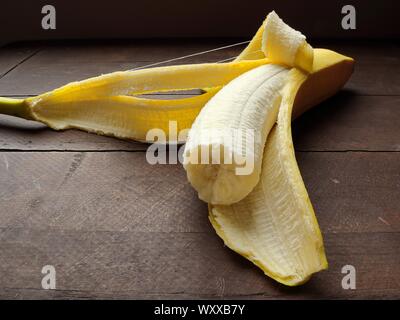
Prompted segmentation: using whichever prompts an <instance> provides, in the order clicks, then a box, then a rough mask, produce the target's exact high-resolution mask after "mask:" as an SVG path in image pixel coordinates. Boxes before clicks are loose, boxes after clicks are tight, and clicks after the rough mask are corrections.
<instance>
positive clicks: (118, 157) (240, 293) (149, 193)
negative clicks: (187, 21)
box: [0, 41, 400, 299]
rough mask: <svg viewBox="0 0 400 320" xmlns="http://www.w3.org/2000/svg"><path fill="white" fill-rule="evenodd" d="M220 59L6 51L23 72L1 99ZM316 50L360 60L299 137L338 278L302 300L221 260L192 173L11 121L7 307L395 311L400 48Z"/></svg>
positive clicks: (152, 45)
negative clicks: (289, 302) (182, 303)
mask: <svg viewBox="0 0 400 320" xmlns="http://www.w3.org/2000/svg"><path fill="white" fill-rule="evenodd" d="M219 43H221V44H224V42H219ZM211 44H212V46H211ZM225 44H226V42H225ZM216 45H218V41H217V42H212V41H203V42H201V41H200V44H199V43H197V42H187V41H186V42H185V43H182V42H177V41H175V42H174V41H172V42H170V41H164V42H161V43H160V42H150V41H144V42H140V43H138V42H132V43H128V44H126V45H124V44H122V43H118V42H114V43H110V44H95V45H93V44H82V43H80V44H65V45H63V44H61V45H60V44H58V45H43V49H42V50H41V51H39V52H37V51H35V50H37V47H32V48H30V47H23V46H22V47H20V48H19V49H12V50H14V51H12V50H11V49H10V48H9V49H7V50H11V51H7V52H5V51H2V50H3V49H0V74H1V73H2V72H3V73H4V72H7V71H9V70H10V69H13V68H14V69H13V70H11V71H10V72H9V73H8V74H7V75H6V76H4V77H3V78H2V79H0V95H7V96H19V97H25V96H27V95H32V94H36V93H39V92H42V91H44V90H48V89H50V88H53V87H56V86H58V85H61V84H63V83H65V82H68V81H72V80H77V79H79V78H85V77H88V76H92V75H96V74H98V73H101V72H108V71H114V70H116V69H121V68H123V67H124V68H129V67H131V66H134V65H141V64H147V63H148V62H153V61H159V60H164V59H168V58H171V57H175V56H179V55H185V54H188V53H191V52H193V51H194V52H196V51H201V50H206V49H207V48H208V46H210V47H213V46H216ZM319 46H323V47H328V48H332V49H336V50H338V51H339V52H343V53H345V54H348V55H350V56H354V57H355V58H356V59H357V67H356V72H355V74H354V75H353V77H352V79H351V81H350V82H349V83H348V85H347V86H346V89H345V90H343V91H342V92H340V93H339V94H338V95H336V96H335V97H333V98H331V99H329V100H328V101H326V102H324V103H322V104H321V105H319V106H318V107H317V108H315V109H313V110H311V111H310V112H307V113H306V114H304V115H303V116H301V117H300V118H299V119H298V120H296V121H295V122H294V124H293V136H294V143H295V147H296V150H297V152H296V157H297V160H298V163H299V168H300V171H301V173H302V176H303V179H304V182H305V185H306V187H307V190H308V192H309V195H310V198H311V201H312V203H313V206H314V208H315V211H316V215H317V217H318V221H319V224H320V227H321V230H322V232H323V235H324V240H325V246H326V251H327V256H328V260H329V263H330V268H329V270H328V271H324V272H321V273H319V274H317V275H315V277H313V278H312V279H311V281H310V282H309V283H307V284H306V285H304V286H302V287H299V288H286V287H283V286H281V285H279V284H276V283H275V282H274V281H272V280H270V279H268V278H266V277H265V276H264V275H263V274H262V272H261V271H259V270H258V269H257V268H256V267H254V266H253V265H252V264H251V263H250V262H248V261H247V260H245V259H244V258H242V257H240V256H239V255H237V254H235V253H234V252H232V251H231V250H229V249H228V248H226V247H224V245H223V243H222V241H221V240H220V239H219V238H218V237H217V236H216V234H215V232H214V231H213V229H212V227H211V226H210V224H209V222H208V219H207V208H206V204H205V203H203V202H201V201H200V200H199V199H198V198H197V194H196V193H195V191H194V190H193V189H192V188H191V186H190V185H189V184H188V182H187V179H186V176H185V171H184V170H183V168H182V166H181V165H179V164H175V165H172V164H171V165H155V166H151V165H149V164H148V163H147V161H146V158H145V152H143V151H145V150H146V147H147V146H146V145H145V144H140V143H133V142H127V141H121V140H117V139H112V138H107V137H100V136H97V135H93V134H87V133H84V132H80V131H76V130H70V131H65V132H54V131H52V130H50V129H47V128H46V127H45V126H43V125H41V124H38V123H34V122H28V121H25V120H20V119H13V118H10V117H6V116H1V117H0V203H1V205H0V298H7V299H10V298H12V299H18V298H20V299H21V298H27V299H32V298H44V299H51V298H60V299H71V298H79V299H88V298H122V299H129V298H130V299H131V298H172V299H175V298H244V299H276V298H281V299H302V298H310V299H323V298H327V299H338V298H339V299H360V298H368V299H383V298H391V299H399V298H400V289H399V288H400V282H399V281H400V271H399V268H398V266H399V264H400V251H399V246H398V244H399V241H400V219H399V217H400V215H399V214H400V212H399V208H400V206H399V199H398V196H399V194H400V184H399V181H400V152H399V151H400V144H399V137H400V131H399V127H398V123H399V121H400V109H399V102H400V100H399V94H400V93H399V90H400V89H399V78H398V77H399V76H398V74H397V73H396V72H395V70H397V69H398V67H399V64H400V62H399V59H400V58H399V56H400V55H399V46H398V45H394V44H384V43H380V44H379V45H375V46H373V45H371V44H370V43H358V44H351V43H344V42H329V43H323V42H320V43H319ZM238 50H239V48H236V49H229V50H228V51H227V52H228V53H229V54H232V56H233V55H235V54H236V52H238ZM18 52H20V53H19V54H18ZM12 53H15V55H13V54H12ZM33 53H35V54H34V55H32V54H33ZM221 57H222V58H225V57H226V52H225V53H222V52H216V53H213V54H211V58H212V59H220V58H221ZM25 59H27V60H26V61H24V60H25ZM201 59H203V58H196V59H189V61H191V62H204V61H205V60H201ZM4 70H6V71H4ZM194 94H199V93H198V92H195V93H194ZM183 96H185V95H182V97H183ZM163 97H164V98H174V96H169V95H165V96H163ZM46 264H52V265H54V266H55V267H56V270H57V290H54V291H46V290H42V289H41V279H42V276H43V275H42V274H41V272H40V271H41V268H42V267H43V266H44V265H46ZM347 264H350V265H353V266H355V267H356V270H357V290H343V289H342V287H341V280H342V277H343V274H342V273H341V268H342V267H343V266H344V265H347Z"/></svg>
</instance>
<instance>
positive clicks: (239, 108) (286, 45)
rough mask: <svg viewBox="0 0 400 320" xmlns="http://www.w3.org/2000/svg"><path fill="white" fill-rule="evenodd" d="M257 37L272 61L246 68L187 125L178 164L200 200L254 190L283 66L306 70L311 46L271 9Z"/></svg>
mask: <svg viewBox="0 0 400 320" xmlns="http://www.w3.org/2000/svg"><path fill="white" fill-rule="evenodd" d="M262 39H263V41H262V42H261V51H262V52H264V53H265V55H267V56H268V58H269V60H270V61H271V62H272V63H271V64H269V65H267V66H260V67H257V68H255V69H253V70H250V71H247V72H245V73H244V74H242V75H241V76H239V77H237V78H235V79H234V80H232V81H231V82H230V83H229V84H227V85H226V86H225V87H224V88H222V89H221V90H220V91H219V92H218V93H217V94H216V95H215V96H214V97H213V98H212V99H211V100H210V101H209V102H208V103H207V104H206V105H205V106H204V108H203V109H202V110H201V111H200V114H199V115H198V116H197V118H196V120H195V121H194V123H193V125H192V127H191V129H190V132H189V136H188V139H187V141H186V146H185V151H184V168H185V169H186V171H187V177H188V180H189V181H190V183H191V184H192V186H193V187H194V188H195V189H196V190H197V192H198V194H199V197H200V199H202V200H203V201H205V202H208V203H212V204H223V205H229V204H232V203H235V202H238V201H240V200H242V199H243V198H244V197H245V196H247V195H248V194H249V193H250V192H251V190H253V189H254V187H255V186H256V185H257V183H258V181H259V178H260V173H261V163H262V159H263V150H264V146H265V141H266V139H267V136H268V134H269V132H270V130H271V128H272V126H273V125H274V124H275V122H276V119H277V115H278V109H279V106H280V100H281V94H280V90H281V88H282V87H283V85H284V84H285V83H286V82H287V74H288V72H289V68H291V67H299V68H302V69H304V70H306V71H311V69H312V64H313V57H314V56H313V50H312V48H311V46H310V45H309V44H308V43H307V42H306V40H305V37H304V36H303V35H302V34H301V33H300V32H298V31H296V30H294V29H292V28H290V27H289V26H288V25H286V24H285V23H284V22H283V21H282V20H281V19H280V18H279V17H278V16H277V14H276V13H275V12H271V13H270V14H269V15H268V16H267V18H266V20H265V22H264V30H263V32H262ZM298 57H301V58H302V59H299V58H298ZM276 63H279V64H281V65H278V64H276Z"/></svg>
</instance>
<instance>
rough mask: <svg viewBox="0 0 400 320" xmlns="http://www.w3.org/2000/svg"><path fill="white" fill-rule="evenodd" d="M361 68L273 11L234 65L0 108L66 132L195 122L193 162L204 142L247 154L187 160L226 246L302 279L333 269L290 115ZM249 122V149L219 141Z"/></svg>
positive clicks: (279, 276) (163, 73)
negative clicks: (158, 96)
mask: <svg viewBox="0 0 400 320" xmlns="http://www.w3.org/2000/svg"><path fill="white" fill-rule="evenodd" d="M352 69H353V60H352V59H351V58H348V57H345V56H343V55H340V54H337V53H335V52H333V51H329V50H325V49H312V47H311V46H310V45H309V44H308V43H307V42H306V40H305V37H304V36H303V35H302V34H301V33H299V32H298V31H295V30H293V29H291V28H290V27H289V26H287V25H286V24H284V23H283V21H282V20H281V19H280V18H279V17H278V16H277V15H276V13H275V12H272V13H270V14H269V15H268V16H267V19H266V20H265V21H264V22H263V24H262V26H261V27H260V28H259V30H258V31H257V33H256V35H255V36H254V37H253V39H252V41H251V42H250V43H249V44H248V46H247V47H246V48H245V49H244V50H243V52H242V53H241V54H240V55H239V56H238V57H237V59H236V60H235V61H233V62H231V63H222V64H198V65H185V66H172V67H162V68H153V69H144V70H136V71H125V72H116V73H112V74H108V75H103V76H100V77H95V78H91V79H88V80H85V81H80V82H75V83H71V84H68V85H66V86H64V87H61V88H59V89H56V90H54V91H51V92H48V93H44V94H42V95H39V96H37V97H32V98H27V99H25V100H18V99H8V98H0V113H4V114H8V115H13V116H18V117H22V118H26V119H30V120H36V121H41V122H43V123H45V124H47V125H48V126H50V127H51V128H54V129H57V130H59V129H67V128H78V129H83V130H86V131H90V132H96V133H99V134H105V135H111V136H115V137H119V138H129V139H134V140H141V141H143V140H146V134H147V132H148V131H149V130H151V129H154V128H159V129H162V130H164V132H166V135H167V136H168V134H169V132H168V130H169V121H176V122H177V124H178V130H181V129H187V128H190V127H192V129H191V131H190V133H189V138H188V141H187V145H186V148H185V159H186V160H188V159H192V158H194V159H196V158H197V160H198V159H199V158H198V154H197V155H196V153H195V152H193V151H194V150H196V149H198V148H199V147H201V146H203V145H206V146H207V147H206V150H210V148H211V151H212V150H213V148H212V146H213V145H215V144H217V145H218V144H222V146H223V148H222V149H221V150H222V151H221V152H220V153H219V156H220V160H222V159H221V158H223V157H224V156H225V153H224V151H225V149H226V150H230V151H233V153H234V154H237V157H238V159H239V161H238V162H237V163H236V162H234V160H235V159H234V158H233V159H232V160H233V162H232V164H227V166H226V169H227V170H221V164H211V165H206V166H203V165H202V164H196V163H193V164H191V162H190V161H188V162H187V163H185V168H186V170H187V173H188V178H189V180H190V181H191V183H192V184H193V185H194V186H195V188H196V189H197V190H198V191H199V196H200V197H201V198H202V199H204V200H206V201H208V202H209V219H210V221H211V223H212V225H213V227H214V228H215V230H216V232H217V234H218V235H219V236H220V237H221V238H222V239H223V240H224V242H225V243H226V244H227V246H229V247H230V248H231V249H233V250H234V251H236V252H238V253H239V254H241V255H243V256H244V257H246V258H247V259H249V260H250V261H252V262H253V263H255V264H256V265H257V266H259V267H260V268H261V269H262V270H263V271H264V272H265V274H267V275H268V276H270V277H272V278H273V279H275V280H276V281H279V282H281V283H284V284H286V285H298V284H301V283H303V282H304V281H306V280H307V279H308V278H309V277H310V276H311V275H312V274H313V273H315V272H317V271H319V270H322V269H324V268H326V267H327V261H326V257H325V253H324V248H323V241H322V236H321V233H320V230H319V227H318V223H317V220H316V218H315V215H314V212H313V208H312V205H311V202H310V200H309V198H308V195H307V191H306V189H305V186H304V184H303V181H302V178H301V175H300V172H299V169H298V167H297V164H296V159H295V155H294V149H293V143H292V139H291V125H290V124H291V119H292V118H294V117H297V116H298V115H300V114H301V113H302V112H304V111H306V110H307V109H308V108H310V107H312V106H314V105H316V104H317V103H319V102H320V101H322V100H324V99H326V98H327V97H329V96H331V95H333V94H334V93H335V92H337V91H338V90H339V89H340V88H341V87H342V86H343V85H344V83H345V82H346V81H347V79H348V78H349V77H350V75H351V72H352ZM192 88H208V89H207V92H206V93H204V94H203V95H200V96H196V97H191V98H185V99H176V100H153V99H145V98H142V97H137V96H134V95H139V94H143V93H150V92H160V91H173V90H183V89H192ZM221 88H222V89H221ZM204 105H206V106H205V107H204V109H202V108H203V106H204ZM199 112H201V113H200V115H199V116H198V118H196V117H197V115H198V114H199ZM195 119H196V120H195ZM276 120H277V124H275V125H274V123H275V121H276ZM193 122H194V124H193ZM192 124H193V126H192ZM227 128H228V129H229V130H226V129H227ZM202 129H206V130H208V131H209V132H210V135H209V137H208V138H209V139H211V140H210V141H212V143H209V142H210V141H208V142H207V141H206V140H202V138H201V136H200V134H197V133H200V131H201V130H202ZM213 129H217V130H216V131H215V132H214V133H213V132H212V130H213ZM247 129H249V130H250V129H251V130H253V133H254V138H255V140H254V141H255V144H254V148H253V149H250V152H249V150H248V146H249V144H246V143H245V144H244V147H243V145H240V143H239V142H243V141H240V140H239V139H236V140H233V142H232V141H231V142H228V143H226V144H224V143H220V142H221V140H220V137H219V136H218V135H217V134H216V132H217V133H218V132H220V133H221V132H225V133H226V132H228V133H232V132H242V133H245V132H246V130H247ZM228 135H229V134H228ZM257 136H258V139H256V138H257ZM204 141H206V142H205V143H204ZM251 151H252V152H251ZM228 154H229V153H228ZM249 155H250V156H249ZM251 159H252V160H253V162H254V170H253V171H252V173H251V174H250V175H240V176H236V175H232V174H231V173H232V171H234V170H231V169H237V168H241V166H242V165H243V161H242V160H245V161H246V160H251ZM200 160H201V159H200ZM208 160H210V158H208ZM216 168H217V170H215V169H216ZM215 172H218V173H219V176H217V177H215ZM221 172H222V174H221ZM210 178H211V180H210ZM210 181H211V182H210Z"/></svg>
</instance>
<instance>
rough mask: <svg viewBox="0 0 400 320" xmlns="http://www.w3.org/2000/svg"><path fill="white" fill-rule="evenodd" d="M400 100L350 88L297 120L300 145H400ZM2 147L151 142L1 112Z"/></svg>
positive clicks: (136, 146) (133, 146)
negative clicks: (61, 127)
mask: <svg viewBox="0 0 400 320" xmlns="http://www.w3.org/2000/svg"><path fill="white" fill-rule="evenodd" d="M186 96H188V95H182V96H180V97H186ZM151 97H155V96H151ZM160 97H162V98H163V99H171V98H176V96H174V95H158V96H157V97H156V98H160ZM399 104H400V98H399V97H398V96H358V95H355V94H354V93H353V92H352V91H349V90H344V91H342V92H340V93H339V94H337V95H336V96H335V97H333V98H331V99H329V100H327V101H325V102H323V103H321V104H320V105H319V106H317V107H315V108H314V109H313V110H310V111H309V112H307V113H306V114H304V115H303V116H301V117H300V118H299V119H297V120H296V121H295V122H294V124H293V138H294V145H295V148H296V150H301V151H343V150H368V151H400V144H399V139H398V137H399V136H400V131H399V130H400V129H399V127H398V125H397V124H398V123H400V108H399ZM372 133H373V134H372ZM366 137H368V139H367V138H366ZM0 149H2V150H77V151H85V150H102V151H106V150H114V151H115V150H126V151H129V150H142V151H144V150H146V149H147V145H146V144H142V143H137V142H133V141H132V142H131V141H122V140H118V139H114V138H109V137H102V136H98V135H95V134H89V133H86V132H81V131H78V130H67V131H62V132H55V131H53V130H51V129H49V128H47V127H45V126H44V125H42V124H39V123H35V122H32V121H26V120H22V119H16V118H12V117H8V116H1V115H0Z"/></svg>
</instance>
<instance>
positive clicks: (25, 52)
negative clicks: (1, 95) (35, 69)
mask: <svg viewBox="0 0 400 320" xmlns="http://www.w3.org/2000/svg"><path fill="white" fill-rule="evenodd" d="M38 50H39V48H38V47H37V46H35V45H32V44H30V45H13V46H5V47H0V79H1V78H2V77H3V76H4V74H5V73H7V72H8V71H10V70H11V69H12V68H13V67H15V66H16V65H18V64H19V63H21V62H23V61H24V60H25V59H28V58H29V57H31V56H32V55H33V54H34V53H36V52H37V51H38Z"/></svg>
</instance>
